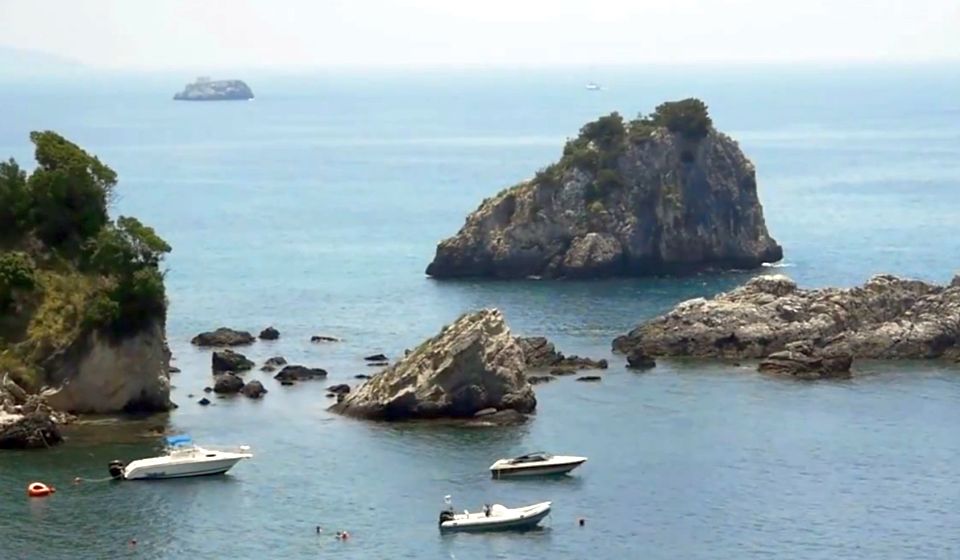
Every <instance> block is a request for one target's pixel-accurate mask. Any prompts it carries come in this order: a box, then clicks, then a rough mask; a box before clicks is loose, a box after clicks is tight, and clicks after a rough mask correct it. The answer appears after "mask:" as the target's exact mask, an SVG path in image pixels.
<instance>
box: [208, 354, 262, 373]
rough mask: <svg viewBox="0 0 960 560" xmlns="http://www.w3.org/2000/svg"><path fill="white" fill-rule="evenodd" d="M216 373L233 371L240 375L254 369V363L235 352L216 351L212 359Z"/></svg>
mask: <svg viewBox="0 0 960 560" xmlns="http://www.w3.org/2000/svg"><path fill="white" fill-rule="evenodd" d="M211 362H212V367H213V372H214V373H221V372H225V371H232V372H234V373H238V372H241V371H247V370H248V369H251V368H252V367H253V365H254V364H253V362H251V361H250V360H248V359H247V357H246V356H244V355H243V354H241V353H239V352H234V351H233V350H229V349H227V350H216V351H215V352H214V353H213V355H212V357H211Z"/></svg>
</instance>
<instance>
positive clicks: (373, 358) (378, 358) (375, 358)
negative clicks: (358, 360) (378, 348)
mask: <svg viewBox="0 0 960 560" xmlns="http://www.w3.org/2000/svg"><path fill="white" fill-rule="evenodd" d="M363 359H364V360H366V361H368V362H386V361H387V360H388V359H389V358H387V357H386V356H385V355H383V354H371V355H369V356H366V357H364V358H363Z"/></svg>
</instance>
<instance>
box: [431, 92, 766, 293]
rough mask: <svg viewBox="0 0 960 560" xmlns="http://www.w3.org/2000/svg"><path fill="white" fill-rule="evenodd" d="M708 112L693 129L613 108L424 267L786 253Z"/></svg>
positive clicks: (461, 270)
mask: <svg viewBox="0 0 960 560" xmlns="http://www.w3.org/2000/svg"><path fill="white" fill-rule="evenodd" d="M682 103H684V104H685V105H686V106H688V107H692V106H693V105H694V104H695V103H696V102H695V101H693V100H687V101H684V102H682ZM671 106H672V107H677V105H675V104H671ZM681 110H686V109H685V108H683V107H681ZM702 113H703V117H704V120H705V121H706V122H707V125H706V126H705V127H704V129H703V130H698V131H695V133H690V132H689V131H680V130H671V127H672V128H673V129H676V128H677V127H676V126H674V125H672V124H671V125H670V127H668V126H662V125H661V124H670V123H667V122H658V123H656V124H654V123H638V124H637V125H636V127H633V126H630V125H627V126H626V127H625V126H624V125H623V123H622V121H621V120H620V119H619V118H614V117H612V116H610V117H602V119H601V120H599V121H597V122H594V123H588V124H587V125H585V126H584V127H583V129H582V131H581V135H580V137H579V138H577V139H575V140H572V141H571V142H570V143H568V145H567V148H565V150H564V154H565V155H564V157H563V158H562V159H561V160H560V161H559V162H558V163H557V164H554V165H552V166H549V167H548V168H546V169H544V170H542V171H541V172H539V173H537V175H536V176H535V177H534V178H533V179H530V180H528V181H524V182H522V183H520V184H518V185H516V186H514V187H512V188H509V189H505V190H503V191H501V192H500V193H499V194H496V195H494V196H492V197H490V198H488V199H486V200H485V201H484V202H482V203H481V204H480V207H479V208H477V209H476V210H475V211H474V212H473V213H471V214H470V215H469V216H468V217H467V219H466V223H465V224H464V226H463V227H462V228H461V229H460V231H459V232H458V233H457V234H456V235H454V236H453V237H450V238H448V239H445V240H443V241H441V242H440V243H439V244H438V246H437V251H436V256H435V257H434V259H433V261H432V262H431V263H430V265H429V266H428V267H427V269H426V273H427V274H429V275H430V276H433V277H435V278H455V277H495V278H528V277H531V276H536V277H544V278H551V277H567V278H597V277H606V276H641V275H652V274H680V273H691V272H696V271H699V270H704V269H727V268H738V269H739V268H756V267H759V266H760V265H761V264H762V263H764V262H773V261H778V260H780V259H781V258H782V256H783V251H782V249H781V247H780V246H779V245H778V244H777V243H776V241H774V240H773V238H771V237H770V235H769V233H768V231H767V227H766V224H765V222H764V218H763V209H762V207H761V205H760V201H759V199H758V197H757V184H756V174H755V169H754V166H753V164H752V163H751V162H750V161H749V160H748V159H747V158H746V156H744V154H743V152H741V150H740V147H739V146H738V145H737V143H736V142H735V141H734V140H732V139H731V138H730V137H728V136H726V135H725V134H722V133H720V132H718V131H716V130H715V129H714V128H713V127H712V126H711V125H710V124H709V120H708V117H707V116H706V110H705V108H703V109H702ZM662 118H663V119H666V118H667V117H662ZM598 161H606V162H607V163H604V164H602V166H601V165H598V164H597V162H598Z"/></svg>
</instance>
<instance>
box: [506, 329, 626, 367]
mask: <svg viewBox="0 0 960 560" xmlns="http://www.w3.org/2000/svg"><path fill="white" fill-rule="evenodd" d="M517 343H519V344H520V348H521V349H522V350H523V358H524V363H525V364H526V366H527V367H528V368H530V369H544V368H554V369H558V370H559V369H563V370H565V372H566V371H567V370H569V371H571V372H572V371H574V370H578V369H607V366H608V364H607V361H606V360H593V359H590V358H581V357H580V356H564V355H563V353H562V352H560V351H559V350H557V348H556V347H555V346H554V345H553V343H552V342H550V341H549V340H547V339H546V338H544V337H542V336H526V337H524V336H518V337H517ZM551 373H553V372H551Z"/></svg>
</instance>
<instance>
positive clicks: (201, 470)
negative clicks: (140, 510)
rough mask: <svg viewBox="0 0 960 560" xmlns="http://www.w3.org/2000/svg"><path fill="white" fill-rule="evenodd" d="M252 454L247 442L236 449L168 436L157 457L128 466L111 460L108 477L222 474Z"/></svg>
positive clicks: (176, 476) (118, 478) (182, 437)
mask: <svg viewBox="0 0 960 560" xmlns="http://www.w3.org/2000/svg"><path fill="white" fill-rule="evenodd" d="M251 457H253V454H252V453H250V448H249V447H248V446H246V445H241V446H240V447H238V448H235V449H210V448H206V447H200V446H199V445H194V444H193V441H192V440H191V439H190V436H186V435H180V436H171V437H168V438H167V452H166V454H165V455H161V456H160V457H150V458H148V459H138V460H136V461H132V462H131V463H130V464H129V465H124V464H123V463H121V462H120V461H111V462H110V466H109V469H110V476H112V477H113V478H114V479H117V480H120V479H124V480H140V479H148V480H156V479H164V478H183V477H188V476H207V475H214V474H223V473H225V472H227V471H228V470H230V469H231V468H232V467H233V466H234V465H236V464H237V463H238V462H239V461H240V460H241V459H250V458H251Z"/></svg>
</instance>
